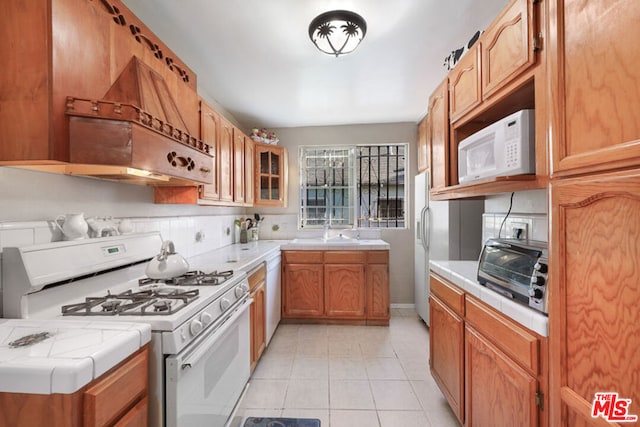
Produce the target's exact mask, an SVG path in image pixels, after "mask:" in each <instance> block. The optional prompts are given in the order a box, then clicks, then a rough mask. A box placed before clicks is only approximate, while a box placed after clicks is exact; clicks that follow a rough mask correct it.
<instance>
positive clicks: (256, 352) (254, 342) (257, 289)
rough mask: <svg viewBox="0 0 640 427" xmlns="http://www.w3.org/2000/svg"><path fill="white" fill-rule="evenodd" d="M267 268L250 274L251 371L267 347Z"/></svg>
mask: <svg viewBox="0 0 640 427" xmlns="http://www.w3.org/2000/svg"><path fill="white" fill-rule="evenodd" d="M266 277H267V268H266V266H265V264H262V265H261V266H260V267H258V268H257V269H255V270H254V271H252V272H251V273H249V278H248V280H249V292H250V295H251V298H252V299H253V302H252V303H251V307H250V308H249V319H250V320H249V322H250V325H251V344H250V347H251V371H252V372H253V370H254V368H255V367H256V365H257V364H258V361H259V360H260V357H261V356H262V353H263V352H264V350H265V348H266V347H267V298H266V296H267V295H266V290H267V281H266Z"/></svg>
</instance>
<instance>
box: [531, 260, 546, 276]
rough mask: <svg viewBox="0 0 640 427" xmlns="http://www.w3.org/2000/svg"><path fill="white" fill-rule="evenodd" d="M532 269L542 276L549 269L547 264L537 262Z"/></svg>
mask: <svg viewBox="0 0 640 427" xmlns="http://www.w3.org/2000/svg"><path fill="white" fill-rule="evenodd" d="M533 269H534V270H536V271H539V272H540V273H542V274H544V273H546V272H547V270H548V269H549V267H548V266H547V264H541V263H539V262H536V265H534V266H533Z"/></svg>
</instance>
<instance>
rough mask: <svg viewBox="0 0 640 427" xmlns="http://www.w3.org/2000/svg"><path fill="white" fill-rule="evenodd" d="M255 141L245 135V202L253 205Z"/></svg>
mask: <svg viewBox="0 0 640 427" xmlns="http://www.w3.org/2000/svg"><path fill="white" fill-rule="evenodd" d="M254 144H255V143H254V142H253V140H252V139H251V138H249V137H248V136H245V137H244V203H245V204H246V205H248V206H253V202H254V196H253V191H254V189H253V182H254V178H253V174H254V170H253V162H254V151H255V150H254Z"/></svg>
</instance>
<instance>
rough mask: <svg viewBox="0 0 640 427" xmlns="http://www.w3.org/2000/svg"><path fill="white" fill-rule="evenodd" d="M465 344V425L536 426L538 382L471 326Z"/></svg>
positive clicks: (466, 333)
mask: <svg viewBox="0 0 640 427" xmlns="http://www.w3.org/2000/svg"><path fill="white" fill-rule="evenodd" d="M465 343H466V347H465V354H466V356H465V359H466V364H465V365H466V366H465V368H466V384H465V390H466V416H467V420H466V424H465V425H466V426H468V427H472V426H492V427H513V426H521V427H527V426H530V427H534V426H537V425H538V407H537V406H536V392H537V385H538V384H537V381H536V379H535V378H534V377H533V376H531V375H530V374H528V373H527V372H526V371H525V370H524V369H522V368H521V367H519V366H518V365H516V364H515V363H514V362H512V361H511V360H510V359H509V358H508V357H507V356H505V355H504V353H502V352H501V351H500V350H498V349H497V348H496V347H494V346H493V345H492V344H491V343H490V342H489V341H487V340H485V339H484V337H483V336H482V335H480V333H478V332H477V331H475V330H474V329H473V328H471V327H470V326H467V327H466V332H465Z"/></svg>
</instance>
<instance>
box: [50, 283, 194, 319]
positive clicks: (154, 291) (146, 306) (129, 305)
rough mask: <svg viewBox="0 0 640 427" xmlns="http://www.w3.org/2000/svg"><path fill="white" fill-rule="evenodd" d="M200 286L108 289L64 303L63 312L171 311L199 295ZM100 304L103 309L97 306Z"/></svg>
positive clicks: (162, 312)
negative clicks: (115, 292)
mask: <svg viewBox="0 0 640 427" xmlns="http://www.w3.org/2000/svg"><path fill="white" fill-rule="evenodd" d="M199 294H200V292H199V291H198V290H197V289H191V290H188V291H184V290H182V289H172V288H165V287H158V288H149V289H143V290H136V291H133V290H131V289H129V290H127V291H125V292H122V293H120V294H117V295H113V294H111V293H110V292H109V291H107V295H105V296H102V297H87V298H85V301H84V302H81V303H77V304H69V305H64V306H62V314H63V315H64V316H115V315H153V314H156V315H169V314H173V313H175V312H177V311H178V310H180V309H182V308H184V307H186V306H187V305H188V304H189V303H190V302H192V301H193V300H195V299H196V298H198V295H199ZM98 306H100V307H101V308H102V309H101V310H96V309H97V308H98Z"/></svg>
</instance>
